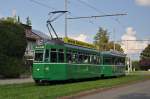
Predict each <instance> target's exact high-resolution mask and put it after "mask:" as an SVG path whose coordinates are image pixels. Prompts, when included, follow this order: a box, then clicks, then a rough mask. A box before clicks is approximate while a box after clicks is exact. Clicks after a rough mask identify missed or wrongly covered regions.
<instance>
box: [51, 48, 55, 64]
mask: <svg viewBox="0 0 150 99" xmlns="http://www.w3.org/2000/svg"><path fill="white" fill-rule="evenodd" d="M50 55H51V58H50V59H51V62H52V63H55V62H57V50H56V49H51V54H50Z"/></svg>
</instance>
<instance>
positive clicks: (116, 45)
mask: <svg viewBox="0 0 150 99" xmlns="http://www.w3.org/2000/svg"><path fill="white" fill-rule="evenodd" d="M114 46H115V50H116V51H120V52H123V49H122V48H121V46H120V44H118V43H115V45H114V42H113V41H111V42H109V44H108V48H109V50H110V49H114Z"/></svg>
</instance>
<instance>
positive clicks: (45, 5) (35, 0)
mask: <svg viewBox="0 0 150 99" xmlns="http://www.w3.org/2000/svg"><path fill="white" fill-rule="evenodd" d="M30 1H31V2H33V3H36V4H38V5H40V6H43V7H45V8H49V9H53V10H57V9H56V8H54V7H51V6H49V5H47V4H44V3H42V2H39V1H37V0H30Z"/></svg>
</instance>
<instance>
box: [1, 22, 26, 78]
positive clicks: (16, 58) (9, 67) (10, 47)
mask: <svg viewBox="0 0 150 99" xmlns="http://www.w3.org/2000/svg"><path fill="white" fill-rule="evenodd" d="M26 45H27V43H26V37H25V30H24V28H23V26H22V25H21V24H19V23H14V22H12V21H8V20H0V75H2V76H4V77H19V76H20V74H21V73H22V72H24V65H23V56H24V52H25V49H26Z"/></svg>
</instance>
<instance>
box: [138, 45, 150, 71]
mask: <svg viewBox="0 0 150 99" xmlns="http://www.w3.org/2000/svg"><path fill="white" fill-rule="evenodd" d="M140 64H141V69H145V70H147V69H150V44H149V45H148V46H147V47H146V48H145V49H144V50H143V51H142V52H141V54H140Z"/></svg>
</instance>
